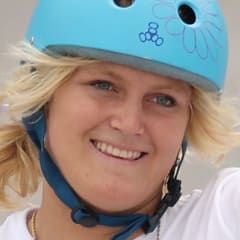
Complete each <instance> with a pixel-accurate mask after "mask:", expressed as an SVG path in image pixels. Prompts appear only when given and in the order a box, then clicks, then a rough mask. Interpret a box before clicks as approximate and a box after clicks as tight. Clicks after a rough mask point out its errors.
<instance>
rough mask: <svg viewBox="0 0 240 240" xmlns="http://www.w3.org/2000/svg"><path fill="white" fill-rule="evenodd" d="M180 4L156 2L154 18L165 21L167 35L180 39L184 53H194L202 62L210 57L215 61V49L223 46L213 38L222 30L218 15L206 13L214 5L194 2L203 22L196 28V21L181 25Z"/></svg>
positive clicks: (203, 0)
mask: <svg viewBox="0 0 240 240" xmlns="http://www.w3.org/2000/svg"><path fill="white" fill-rule="evenodd" d="M181 2H182V0H168V1H166V0H157V3H156V4H155V5H154V6H153V15H154V17H155V18H157V19H159V20H161V21H165V24H164V25H165V27H164V29H165V31H166V32H167V34H169V35H170V36H172V37H179V38H181V41H182V45H183V48H184V49H185V51H186V52H188V53H189V54H195V53H196V54H197V55H198V56H199V57H200V58H201V59H203V60H204V59H207V58H209V57H211V59H212V60H213V61H217V58H218V56H217V53H218V51H217V49H216V48H222V47H223V46H222V44H221V39H217V38H216V37H215V36H217V35H219V34H218V33H219V32H222V31H223V29H222V27H221V26H220V25H219V20H218V18H219V17H220V16H219V14H218V13H216V12H213V11H208V9H212V8H210V7H209V6H210V5H212V4H215V3H213V2H211V1H209V0H196V3H197V4H198V7H199V8H201V10H200V11H197V13H198V14H199V13H201V15H200V16H198V17H200V18H202V19H201V21H203V22H204V25H201V26H197V21H196V23H194V24H182V21H181V19H180V17H179V14H178V8H179V6H180V4H181ZM190 6H191V5H190ZM164 9H165V10H164ZM163 13H164V15H163ZM200 46H201V47H200ZM203 46H204V47H203ZM214 50H215V51H214Z"/></svg>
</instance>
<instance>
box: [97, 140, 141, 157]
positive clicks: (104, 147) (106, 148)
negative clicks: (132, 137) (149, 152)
mask: <svg viewBox="0 0 240 240" xmlns="http://www.w3.org/2000/svg"><path fill="white" fill-rule="evenodd" d="M94 144H95V146H96V147H97V149H98V150H100V151H101V152H105V153H108V154H110V155H113V156H115V157H120V158H124V159H130V160H131V159H137V158H139V157H140V156H141V152H134V151H128V150H121V149H119V148H116V147H113V146H111V145H108V144H106V143H101V142H94Z"/></svg>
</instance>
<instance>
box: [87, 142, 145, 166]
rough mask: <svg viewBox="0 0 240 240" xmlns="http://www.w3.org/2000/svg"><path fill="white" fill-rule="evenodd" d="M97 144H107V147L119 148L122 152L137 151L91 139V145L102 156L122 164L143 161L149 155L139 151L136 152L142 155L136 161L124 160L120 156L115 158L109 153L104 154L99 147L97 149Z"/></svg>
mask: <svg viewBox="0 0 240 240" xmlns="http://www.w3.org/2000/svg"><path fill="white" fill-rule="evenodd" d="M96 142H101V143H105V144H107V145H111V146H112V147H116V148H119V149H122V150H127V151H135V150H132V149H130V148H124V147H118V146H117V145H115V144H109V143H107V142H105V141H100V140H94V139H91V140H90V143H91V145H92V146H93V148H94V149H95V150H96V151H97V152H98V153H100V154H101V155H104V156H105V157H109V158H112V159H114V160H120V161H122V162H137V161H139V160H141V159H143V158H144V157H145V156H146V155H147V154H148V153H147V152H143V151H139V150H136V151H135V152H140V153H141V155H140V157H138V158H136V159H128V158H122V157H119V156H114V155H112V154H109V153H107V152H102V151H100V150H99V149H98V148H97V147H96Z"/></svg>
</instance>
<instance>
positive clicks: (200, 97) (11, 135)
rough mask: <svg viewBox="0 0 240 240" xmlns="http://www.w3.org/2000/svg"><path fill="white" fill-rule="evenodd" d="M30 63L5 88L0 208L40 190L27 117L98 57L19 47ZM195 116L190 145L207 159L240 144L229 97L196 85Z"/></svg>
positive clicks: (1, 97) (0, 144)
mask: <svg viewBox="0 0 240 240" xmlns="http://www.w3.org/2000/svg"><path fill="white" fill-rule="evenodd" d="M15 53H16V54H17V56H19V57H20V59H23V60H24V61H25V64H22V65H20V66H19V67H18V69H17V71H16V72H15V73H14V75H13V77H12V79H11V80H9V81H6V83H5V85H4V87H2V88H1V90H0V105H2V104H4V103H7V104H9V109H8V111H7V112H6V114H7V115H8V121H7V123H4V122H2V123H0V176H1V177H0V206H3V207H11V206H13V202H12V201H11V199H10V198H9V197H8V195H7V193H8V188H10V189H12V190H13V191H14V192H16V193H17V194H18V195H19V196H20V197H25V196H27V195H28V194H31V193H34V192H35V191H36V190H37V188H38V185H39V179H40V177H41V172H40V168H39V159H38V153H37V150H36V148H35V146H34V144H33V143H32V141H31V139H30V137H29V136H28V134H27V133H26V131H25V129H24V127H23V124H22V121H21V119H22V118H23V117H26V116H29V115H31V114H33V113H34V112H36V111H38V110H39V109H40V108H41V107H43V106H44V105H45V104H46V103H47V102H48V101H49V100H50V99H51V97H52V96H53V94H54V92H55V91H56V89H58V88H59V86H61V85H62V84H63V83H64V82H65V81H66V80H67V79H68V78H69V77H70V76H71V74H72V73H73V72H74V71H75V70H76V68H77V67H79V66H81V65H85V64H89V63H92V62H95V61H97V60H93V59H86V58H82V57H73V56H51V55H49V54H46V53H43V52H40V51H38V50H36V49H35V48H33V47H31V46H30V45H29V44H23V46H20V47H19V48H16V49H15ZM192 99H193V101H192V103H191V106H192V117H191V121H190V123H189V127H188V131H187V139H188V142H189V145H190V146H191V147H192V148H193V149H194V150H197V151H198V152H200V153H202V154H203V155H205V156H207V157H215V158H219V157H220V156H222V155H224V154H225V153H226V152H227V151H229V150H230V149H231V148H233V147H235V146H237V145H239V143H240V133H239V132H237V131H235V130H234V127H235V124H236V121H235V120H236V118H237V114H236V112H235V110H234V108H232V107H231V108H230V107H229V105H228V104H227V103H226V101H225V100H224V99H222V100H221V101H219V99H218V98H217V97H216V94H210V93H206V92H205V91H203V90H202V89H200V88H198V87H193V97H192Z"/></svg>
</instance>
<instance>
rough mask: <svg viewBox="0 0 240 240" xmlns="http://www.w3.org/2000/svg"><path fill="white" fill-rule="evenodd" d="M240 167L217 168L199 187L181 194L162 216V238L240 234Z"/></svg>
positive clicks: (207, 238)
mask: <svg viewBox="0 0 240 240" xmlns="http://www.w3.org/2000/svg"><path fill="white" fill-rule="evenodd" d="M239 182H240V168H227V169H224V170H221V171H219V172H218V173H217V174H216V175H215V176H214V177H213V178H212V179H211V181H210V182H209V184H208V185H207V186H206V187H205V188H204V189H203V190H202V191H200V190H194V191H192V193H191V194H189V195H187V196H184V197H182V198H181V199H180V201H179V202H178V203H177V204H176V206H174V207H173V208H169V209H168V211H167V212H166V214H165V215H164V216H163V219H162V229H161V233H162V234H163V235H164V236H162V237H163V239H164V240H165V239H167V240H168V239H172V237H173V236H174V235H173V234H178V235H179V239H181V240H182V239H205V240H213V239H214V240H215V239H218V240H225V239H228V240H236V239H238V236H240V228H239V227H238V225H239V222H240V206H239V202H240V186H239Z"/></svg>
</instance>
